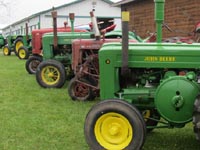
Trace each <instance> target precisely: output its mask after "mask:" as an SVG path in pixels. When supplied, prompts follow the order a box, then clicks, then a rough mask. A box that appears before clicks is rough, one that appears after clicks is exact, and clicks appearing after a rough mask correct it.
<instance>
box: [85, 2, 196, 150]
mask: <svg viewBox="0 0 200 150" xmlns="http://www.w3.org/2000/svg"><path fill="white" fill-rule="evenodd" d="M154 2H155V21H156V28H157V30H156V32H157V38H156V42H155V43H139V42H137V43H131V42H129V43H128V40H127V39H128V31H127V30H125V29H127V28H128V22H129V17H128V16H129V13H127V12H122V20H123V24H122V28H123V35H124V36H122V43H116V42H115V43H106V44H104V45H103V46H102V47H101V48H100V50H99V73H100V75H99V79H100V99H101V100H102V101H101V102H99V103H97V104H95V105H94V106H93V107H92V108H91V109H90V110H89V112H88V114H87V116H86V119H85V126H84V133H85V138H86V141H87V143H88V145H89V147H90V149H92V150H102V149H109V150H141V149H142V147H143V144H144V142H145V137H146V133H147V132H150V131H152V130H153V129H155V128H164V127H166V128H174V127H177V128H181V127H184V126H185V125H186V124H187V123H189V122H192V123H193V125H194V133H195V135H196V138H197V140H200V132H199V131H200V126H199V124H200V109H199V108H200V96H199V94H200V61H199V60H200V49H199V48H200V44H199V43H181V42H178V43H163V42H162V24H163V20H164V4H165V0H154ZM161 118H162V120H160V119H161Z"/></svg>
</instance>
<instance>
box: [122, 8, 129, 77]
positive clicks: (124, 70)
mask: <svg viewBox="0 0 200 150" xmlns="http://www.w3.org/2000/svg"><path fill="white" fill-rule="evenodd" d="M129 19H130V14H129V12H128V11H122V70H121V75H122V76H126V74H128V71H129V69H128V23H129Z"/></svg>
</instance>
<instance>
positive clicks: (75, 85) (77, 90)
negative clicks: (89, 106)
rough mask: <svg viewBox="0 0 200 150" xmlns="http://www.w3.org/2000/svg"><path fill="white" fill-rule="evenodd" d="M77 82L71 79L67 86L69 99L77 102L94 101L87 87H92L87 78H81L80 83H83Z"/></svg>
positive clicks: (89, 88) (91, 92)
mask: <svg viewBox="0 0 200 150" xmlns="http://www.w3.org/2000/svg"><path fill="white" fill-rule="evenodd" d="M77 80H78V79H76V78H73V79H71V80H70V82H69V85H68V93H69V96H70V97H71V99H72V100H79V101H86V100H91V99H94V98H95V97H94V96H93V95H94V93H93V91H92V88H91V87H90V86H88V85H87V84H89V85H92V83H91V82H90V80H88V79H87V78H81V79H80V81H81V82H83V83H80V82H78V81H77ZM84 83H85V84H84Z"/></svg>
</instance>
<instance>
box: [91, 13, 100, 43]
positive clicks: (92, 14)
mask: <svg viewBox="0 0 200 150" xmlns="http://www.w3.org/2000/svg"><path fill="white" fill-rule="evenodd" d="M90 17H91V20H92V28H93V31H94V34H95V37H96V39H97V40H99V39H100V31H99V28H98V25H97V19H96V17H95V16H94V12H93V11H91V12H90Z"/></svg>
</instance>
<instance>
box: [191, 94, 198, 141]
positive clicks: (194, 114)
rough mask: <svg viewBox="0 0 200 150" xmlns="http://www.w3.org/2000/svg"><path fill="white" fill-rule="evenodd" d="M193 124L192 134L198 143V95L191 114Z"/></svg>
mask: <svg viewBox="0 0 200 150" xmlns="http://www.w3.org/2000/svg"><path fill="white" fill-rule="evenodd" d="M192 122H193V124H194V133H195V136H196V139H197V140H198V141H200V95H198V96H197V98H196V100H195V102H194V112H193V121H192Z"/></svg>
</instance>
